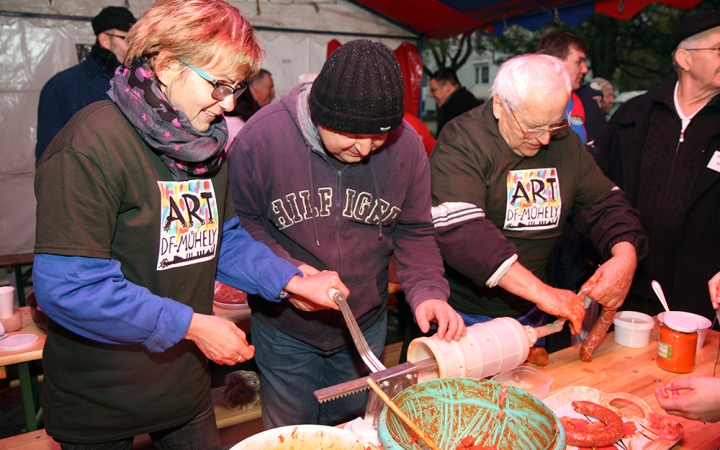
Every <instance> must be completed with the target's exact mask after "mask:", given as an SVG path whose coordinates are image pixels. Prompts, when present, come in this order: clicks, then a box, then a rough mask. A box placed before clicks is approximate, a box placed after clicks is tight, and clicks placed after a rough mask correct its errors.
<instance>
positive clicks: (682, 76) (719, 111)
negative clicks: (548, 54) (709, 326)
mask: <svg viewBox="0 0 720 450" xmlns="http://www.w3.org/2000/svg"><path fill="white" fill-rule="evenodd" d="M672 46H673V49H674V51H673V65H674V67H675V71H674V73H672V74H671V75H670V76H669V77H668V78H667V80H666V81H665V82H664V83H663V84H662V85H660V86H658V87H657V88H655V89H652V90H650V91H648V92H647V93H645V94H643V95H641V96H639V97H635V98H634V99H632V100H630V101H629V102H627V103H625V104H624V105H622V106H621V107H620V108H618V110H617V111H616V112H615V113H614V114H613V116H612V119H611V121H610V124H609V126H608V134H607V135H606V137H608V139H606V141H605V143H604V144H603V147H602V149H601V152H600V159H599V164H600V167H601V168H602V169H603V171H605V173H606V174H607V176H608V177H609V178H610V179H611V180H613V181H614V182H615V183H617V184H618V186H620V187H621V188H622V189H623V190H625V191H626V192H627V194H628V200H629V201H630V203H631V204H632V205H633V206H634V207H635V208H637V209H638V210H639V211H640V213H641V214H642V224H643V227H644V228H645V229H646V231H647V234H648V237H649V242H650V252H649V253H648V257H647V259H646V260H644V261H643V262H642V264H641V265H640V266H639V267H638V271H637V274H636V276H635V280H634V281H633V285H632V288H631V290H630V294H629V295H628V298H627V302H628V303H627V305H626V306H627V307H628V308H630V307H632V308H633V309H634V310H636V311H642V312H645V313H648V314H656V313H658V312H660V311H662V307H661V306H660V304H659V302H658V301H657V300H656V298H655V295H654V293H653V291H652V289H651V287H650V282H651V281H652V280H657V281H658V282H660V284H661V285H662V287H663V290H664V292H665V296H666V297H667V300H668V303H669V305H670V307H671V309H677V310H682V311H688V312H693V313H695V314H700V315H703V316H705V317H707V318H708V319H713V318H714V316H715V310H714V309H713V308H712V307H711V302H710V296H709V293H708V291H707V288H706V286H707V280H709V279H710V278H712V277H713V275H714V274H716V273H717V272H718V271H720V233H718V229H720V127H719V126H718V124H720V95H719V94H720V11H704V12H701V13H697V14H693V15H691V16H689V17H686V18H684V19H682V20H680V21H678V23H677V24H676V25H675V27H674V29H673V32H672ZM624 308H625V307H624Z"/></svg>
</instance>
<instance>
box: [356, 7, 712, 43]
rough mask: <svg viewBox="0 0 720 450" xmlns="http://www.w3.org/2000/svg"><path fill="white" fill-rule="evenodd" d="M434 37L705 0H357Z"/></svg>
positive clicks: (620, 15) (622, 15) (621, 15)
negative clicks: (661, 4)
mask: <svg viewBox="0 0 720 450" xmlns="http://www.w3.org/2000/svg"><path fill="white" fill-rule="evenodd" d="M353 1H354V2H355V3H357V4H360V5H363V6H365V7H367V8H369V9H371V10H373V11H375V12H377V13H379V14H381V15H383V16H386V17H388V18H390V19H391V20H394V21H395V22H399V23H401V24H403V25H405V26H407V27H409V28H412V29H413V30H416V31H418V32H420V33H422V34H423V35H425V36H427V37H430V38H434V39H446V38H449V37H452V36H457V35H460V34H470V33H472V32H473V31H475V30H477V29H479V28H484V29H486V30H488V31H489V32H492V33H493V34H495V35H499V34H502V33H503V31H505V29H506V28H507V27H509V26H511V25H520V26H522V27H524V28H526V29H528V30H530V31H535V30H537V29H539V28H540V27H542V26H543V25H544V24H545V23H547V22H548V21H550V20H553V19H559V20H560V21H562V22H563V23H565V24H567V25H570V26H577V25H580V24H581V23H582V22H584V21H585V20H587V19H588V18H589V17H590V16H592V15H593V14H595V13H604V14H607V15H609V16H612V17H614V18H616V19H621V20H626V19H629V18H630V17H632V16H634V15H635V14H637V13H638V12H639V11H640V10H641V9H643V8H644V7H645V6H647V5H649V4H650V3H664V4H666V5H670V6H673V7H675V8H680V9H690V8H693V7H695V6H697V5H698V4H699V3H700V1H701V0H659V1H657V2H655V1H653V0H392V1H387V0H353Z"/></svg>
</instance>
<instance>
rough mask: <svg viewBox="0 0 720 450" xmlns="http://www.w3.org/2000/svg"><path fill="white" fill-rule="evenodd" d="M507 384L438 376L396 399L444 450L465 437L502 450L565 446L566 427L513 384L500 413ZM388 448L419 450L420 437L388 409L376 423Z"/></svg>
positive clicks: (560, 449) (561, 449)
mask: <svg viewBox="0 0 720 450" xmlns="http://www.w3.org/2000/svg"><path fill="white" fill-rule="evenodd" d="M502 389H503V385H502V384H500V383H497V382H495V381H492V380H480V379H475V378H438V379H435V380H430V381H426V382H423V383H418V384H416V385H414V386H410V387H409V388H407V389H405V390H403V391H402V392H400V393H399V394H398V395H396V396H395V398H394V399H393V400H394V401H395V403H397V405H398V406H399V407H400V408H401V409H402V410H403V411H404V412H405V413H406V414H407V415H408V416H409V417H410V418H411V419H412V420H413V421H414V422H415V423H417V424H418V426H419V427H420V429H422V430H423V431H424V432H425V433H426V434H428V435H429V436H430V437H431V438H432V439H433V440H434V441H435V444H437V445H438V447H440V448H441V449H443V450H455V449H456V448H458V446H459V445H461V440H462V439H463V438H466V437H468V436H472V437H473V438H474V445H481V446H488V447H492V446H495V448H497V449H498V450H510V449H513V450H514V449H518V450H527V449H534V450H543V449H547V450H564V449H565V431H564V430H563V427H562V425H561V424H560V421H559V420H558V418H557V417H556V416H555V414H554V413H553V412H552V411H551V410H550V408H548V407H547V406H546V405H545V404H544V403H543V402H541V401H540V400H538V399H537V398H535V397H533V396H532V395H530V394H528V393H527V392H525V391H523V390H521V389H516V388H514V387H512V386H508V388H507V397H506V400H505V405H504V407H503V409H502V411H503V413H504V414H502V415H501V414H499V409H500V408H499V405H498V404H499V401H500V394H501V391H502ZM378 435H379V437H380V443H381V444H382V445H383V448H384V449H385V450H420V449H421V448H423V446H421V442H420V441H419V439H418V438H417V436H415V435H413V433H412V432H411V431H410V430H409V429H408V428H407V427H406V426H405V425H404V424H403V423H402V421H401V420H400V419H399V418H398V417H397V416H396V415H395V413H393V412H392V411H391V410H389V409H388V408H387V407H385V408H384V409H383V411H382V413H381V415H380V421H379V424H378Z"/></svg>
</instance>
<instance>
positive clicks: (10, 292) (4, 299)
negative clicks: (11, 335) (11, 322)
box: [0, 286, 15, 319]
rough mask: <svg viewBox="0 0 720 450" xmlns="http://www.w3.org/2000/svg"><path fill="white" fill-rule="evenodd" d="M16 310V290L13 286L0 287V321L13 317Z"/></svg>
mask: <svg viewBox="0 0 720 450" xmlns="http://www.w3.org/2000/svg"><path fill="white" fill-rule="evenodd" d="M14 308H15V288H14V287H12V286H2V287H0V319H5V318H7V317H12V315H13V311H14Z"/></svg>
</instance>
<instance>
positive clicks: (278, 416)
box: [252, 317, 387, 429]
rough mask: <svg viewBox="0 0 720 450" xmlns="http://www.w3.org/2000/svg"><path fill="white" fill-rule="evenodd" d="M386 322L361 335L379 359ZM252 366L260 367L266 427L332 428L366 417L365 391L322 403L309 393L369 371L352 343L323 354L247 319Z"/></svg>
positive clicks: (366, 397) (264, 423) (261, 395)
mask: <svg viewBox="0 0 720 450" xmlns="http://www.w3.org/2000/svg"><path fill="white" fill-rule="evenodd" d="M386 324H387V318H386V317H384V318H383V319H382V320H380V321H379V322H378V323H376V324H375V325H373V326H372V327H370V328H369V329H368V330H367V331H366V332H365V333H364V334H365V339H366V340H367V342H368V345H369V346H370V348H371V349H372V351H373V353H375V355H376V356H377V357H378V358H380V356H381V355H382V352H383V349H384V348H385V335H386V334H387V328H386ZM252 340H253V345H254V346H255V362H256V363H257V365H258V368H259V369H260V401H261V404H262V418H263V425H264V426H265V428H266V429H269V428H275V427H280V426H285V425H295V424H321V425H337V424H339V423H343V422H347V421H350V420H352V419H354V418H356V417H358V416H362V415H364V413H365V406H366V405H367V399H368V395H367V392H363V393H360V394H352V395H348V396H345V397H342V398H340V399H337V400H330V401H327V402H325V403H323V404H322V405H321V404H320V403H319V402H318V401H317V399H316V398H315V395H314V394H313V392H314V391H316V390H318V389H322V388H325V387H328V386H333V385H336V384H339V383H344V382H346V381H350V380H354V379H356V378H360V377H363V376H366V375H368V373H370V370H369V369H368V368H367V366H366V365H365V363H364V362H363V361H362V359H361V358H360V354H359V353H358V351H357V349H356V348H355V345H354V344H349V345H344V346H342V347H340V348H337V349H334V350H330V351H324V350H321V349H319V348H317V347H314V346H312V345H309V344H306V343H304V342H302V341H300V340H298V339H295V338H293V337H290V336H288V335H287V334H285V333H283V332H281V331H278V330H275V329H272V328H269V327H267V326H265V325H263V324H262V323H261V322H260V321H259V320H257V319H256V318H255V317H253V318H252Z"/></svg>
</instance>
